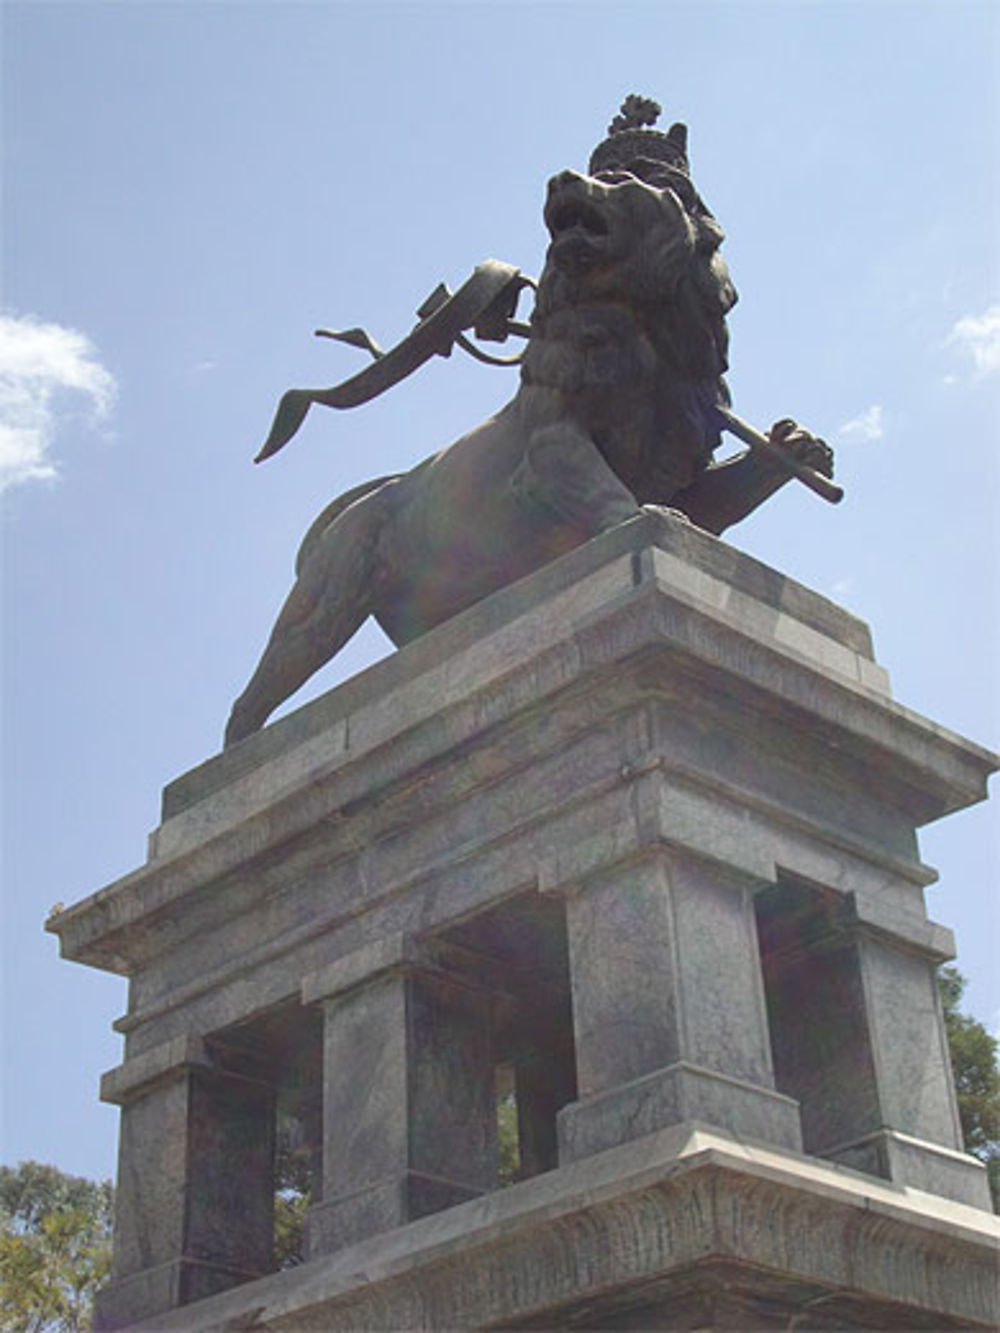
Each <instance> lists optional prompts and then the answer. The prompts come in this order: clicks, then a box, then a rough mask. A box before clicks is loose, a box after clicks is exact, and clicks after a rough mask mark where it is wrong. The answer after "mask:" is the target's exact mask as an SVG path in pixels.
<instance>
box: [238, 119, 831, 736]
mask: <svg viewBox="0 0 1000 1333" xmlns="http://www.w3.org/2000/svg"><path fill="white" fill-rule="evenodd" d="M628 105H629V104H628V103H626V104H625V108H623V111H624V110H626V109H627V108H628ZM645 105H654V106H655V104H645ZM657 110H658V108H657ZM648 119H649V118H648V116H647V117H646V123H648ZM616 125H617V128H616ZM641 125H642V121H641V120H640V123H639V124H636V123H635V118H634V117H633V118H632V119H631V120H629V119H628V118H627V117H626V118H624V120H623V117H619V118H618V122H616V124H615V125H612V127H611V133H610V136H609V138H608V139H607V140H606V141H605V143H604V144H602V145H601V146H600V148H598V149H597V150H596V152H595V154H594V156H593V158H592V159H591V164H590V170H589V174H587V175H580V174H578V173H576V172H574V171H564V172H562V173H561V174H560V175H557V176H556V177H555V178H554V179H553V180H551V181H550V183H549V187H548V197H547V201H546V204H545V223H546V226H547V228H548V231H549V234H550V236H551V242H550V244H549V247H548V251H547V254H546V261H545V267H544V270H543V273H542V276H541V279H540V281H539V284H538V291H537V296H536V302H535V309H534V312H533V315H532V318H531V324H530V338H529V340H528V343H527V347H526V349H525V353H524V357H523V361H522V365H521V375H520V385H519V388H518V390H517V393H516V394H515V395H514V398H513V399H512V400H511V401H510V402H509V403H508V404H507V405H506V406H505V407H503V408H502V409H501V410H500V411H499V412H498V413H497V414H496V415H495V416H493V417H491V418H490V419H489V420H488V421H486V422H484V423H483V424H482V425H480V426H477V427H476V429H475V430H473V431H471V432H470V433H469V434H468V435H465V436H463V437H462V438H461V439H460V440H458V441H457V442H456V443H454V444H452V445H450V446H449V447H448V448H446V449H443V450H442V451H441V452H440V453H438V454H435V455H434V456H433V457H431V458H428V459H426V460H425V461H424V462H422V463H420V464H419V465H418V466H417V467H415V468H414V469H413V470H412V471H411V472H407V473H405V474H402V475H398V476H391V477H382V478H379V479H378V480H377V481H372V482H368V483H366V484H364V485H362V486H359V487H356V488H355V489H353V490H351V491H349V492H347V494H345V495H343V496H341V497H340V498H339V499H338V500H335V501H334V502H333V503H332V504H331V505H329V506H328V507H327V509H325V510H324V511H323V514H322V515H321V516H320V518H319V519H318V520H317V522H316V523H314V524H313V526H312V528H311V529H310V531H309V532H308V533H307V535H306V538H305V540H304V542H303V544H302V547H301V549H300V552H299V556H298V561H297V579H296V582H295V585H294V587H293V588H292V591H291V593H290V594H289V596H288V599H287V601H286V602H285V605H284V607H283V608H282V610H281V613H280V615H279V617H278V620H277V623H276V624H275V627H274V630H273V632H272V634H271V637H270V640H269V642H268V644H267V647H266V649H265V651H264V654H263V656H262V658H261V661H260V664H259V665H258V667H257V669H256V671H255V672H254V674H253V677H252V679H251V680H250V682H249V684H248V685H247V687H246V689H245V690H244V691H243V693H242V694H241V695H240V697H239V698H238V699H237V701H236V703H235V704H234V706H233V709H232V714H231V716H230V719H229V724H228V726H227V729H226V737H225V743H226V744H227V745H231V744H232V743H234V742H236V741H239V740H240V739H242V738H243V737H245V736H247V735H249V734H251V733H252V732H255V731H257V730H259V729H260V728H261V727H262V726H263V725H264V723H265V721H266V719H267V718H268V716H269V715H270V714H271V712H272V711H273V710H274V709H275V708H276V707H278V705H279V704H281V703H282V702H283V701H284V700H285V699H287V698H289V697H290V696H291V695H292V694H293V693H294V692H295V691H296V690H297V689H298V688H299V687H300V686H301V685H302V684H303V683H304V682H305V681H306V680H307V679H308V678H309V677H310V676H312V675H313V673H314V672H316V671H317V670H318V669H319V668H320V667H321V666H323V665H324V664H325V663H326V662H327V661H329V659H330V658H331V657H333V655H334V654H335V653H336V652H337V651H338V650H339V649H340V648H341V647H342V646H343V644H344V643H345V642H346V641H347V639H348V638H349V637H350V636H351V635H352V634H353V633H354V632H355V630H357V629H358V627H359V626H360V625H361V624H362V622H363V621H364V620H366V619H367V618H368V617H369V616H374V617H375V619H376V620H377V621H378V623H379V624H380V625H381V626H382V628H383V629H384V631H385V632H386V634H387V635H388V636H389V638H390V639H391V640H392V641H393V643H395V644H396V645H397V646H398V645H402V644H405V643H408V642H409V641H410V640H412V639H414V638H416V637H417V636H418V635H420V634H422V633H424V632H425V631H426V630H428V629H430V628H432V627H433V626H435V625H438V624H440V623H441V622H442V621H444V620H447V619H448V618H449V617H451V616H454V615H455V614H457V613H458V612H459V611H462V610H464V609H465V608H466V607H468V606H471V605H472V604H473V603H474V602H477V601H479V600H480V599H481V598H483V597H486V596H488V595H489V594H490V593H492V592H495V591H496V590H497V589H499V588H501V587H503V586H505V585H506V584H509V583H512V582H513V581H514V580H516V579H519V578H522V577H524V576H525V575H527V574H530V573H531V572H532V571H533V570H536V569H538V568H539V567H540V566H541V565H543V564H544V563H546V562H547V561H550V560H552V559H553V558H555V557H556V556H558V555H560V554H562V553H563V552H566V551H569V550H571V549H572V548H573V547H576V546H578V545H580V544H581V543H582V542H585V541H587V540H588V539H589V538H591V537H594V536H596V535H597V534H598V533H601V532H604V531H605V530H607V529H608V528H611V527H614V526H615V525H616V524H619V523H621V522H623V521H625V520H627V519H630V518H632V517H634V516H635V515H636V514H637V513H638V512H639V511H640V509H641V508H642V507H643V506H649V505H654V506H658V507H664V506H665V507H669V508H670V509H672V510H673V511H675V512H677V513H678V515H679V516H683V517H685V518H686V519H687V520H689V521H690V522H692V523H695V524H697V525H698V526H699V527H702V528H704V529H706V530H707V531H709V532H712V533H715V534H718V533H721V532H723V531H724V530H725V529H726V528H728V527H729V526H730V525H732V524H733V523H736V522H738V521H739V520H740V519H741V518H743V517H745V516H746V515H747V514H748V513H750V511H751V510H753V509H755V508H756V507H757V506H758V505H759V504H760V503H761V502H762V501H763V500H764V499H766V498H767V497H768V496H769V495H771V494H772V493H773V492H774V491H776V490H777V489H778V488H779V487H780V486H782V485H783V484H784V483H785V482H786V481H787V480H788V478H789V475H790V474H789V472H788V471H787V470H786V469H784V468H783V467H782V466H781V465H780V461H779V462H776V461H775V458H774V449H773V448H772V449H771V450H769V451H767V452H766V453H765V451H763V450H761V449H753V448H751V449H749V450H747V451H746V452H745V453H743V454H741V455H739V456H738V457H735V458H733V459H731V460H729V461H727V462H724V463H721V464H717V465H716V464H713V462H712V455H713V452H714V450H715V449H716V447H717V446H718V444H719V441H720V418H719V412H718V409H719V408H720V407H725V406H726V405H728V402H729V398H728V393H727V390H726V385H725V381H724V379H723V375H724V372H725V370H726V365H727V362H726V349H727V334H726V324H725V317H726V314H727V312H728V311H729V310H730V309H731V308H732V306H733V304H734V302H735V300H736V292H735V290H734V288H733V285H732V283H731V281H730V279H729V275H728V272H727V270H726V266H725V264H724V262H723V261H722V259H721V257H720V255H719V246H720V244H721V242H722V239H723V233H722V230H721V228H720V227H719V225H718V223H717V222H716V221H715V219H714V218H713V217H712V215H711V213H710V212H709V210H708V209H707V208H706V207H705V205H704V203H703V202H702V200H701V198H700V197H699V195H698V193H697V192H696V190H695V188H694V186H693V185H692V183H691V180H690V177H689V175H688V169H687V158H686V131H685V128H684V127H683V126H681V125H675V126H673V127H672V128H671V130H670V131H669V132H668V133H666V134H664V133H662V132H660V131H656V130H650V129H644V128H642V127H641ZM770 443H771V445H772V446H774V445H777V446H779V447H780V448H781V449H783V450H787V451H788V452H789V453H790V454H791V455H793V456H794V457H796V458H798V459H800V460H804V461H805V462H807V463H808V464H810V465H811V466H813V467H816V468H818V469H819V470H821V471H823V472H826V473H827V474H829V472H830V465H831V455H830V451H829V449H827V447H826V446H825V445H824V444H823V443H822V441H819V440H816V439H815V438H814V437H813V436H811V435H809V434H808V433H807V432H805V431H803V430H801V429H800V428H798V427H797V426H796V425H795V423H794V422H791V421H782V422H779V423H778V424H777V426H776V427H774V428H772V431H771V435H770Z"/></svg>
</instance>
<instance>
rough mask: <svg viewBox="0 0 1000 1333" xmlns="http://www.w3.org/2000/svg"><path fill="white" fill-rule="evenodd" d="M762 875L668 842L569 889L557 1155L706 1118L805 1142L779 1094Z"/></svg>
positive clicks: (792, 1107) (785, 1143) (790, 1144)
mask: <svg viewBox="0 0 1000 1333" xmlns="http://www.w3.org/2000/svg"><path fill="white" fill-rule="evenodd" d="M756 887H757V884H756V883H755V882H754V881H751V880H750V879H749V878H748V877H747V876H744V875H742V874H739V873H737V872H735V871H733V870H730V869H728V868H727V867H724V866H721V865H718V864H715V863H712V862H708V861H705V860H700V859H697V858H695V857H694V856H691V855H689V854H687V853H685V852H683V851H681V850H678V849H675V848H668V847H666V846H662V845H652V846H647V847H645V848H641V849H639V850H638V851H637V852H636V853H635V854H634V855H633V856H632V857H631V858H629V859H626V860H624V861H622V862H620V863H619V864H617V865H615V866H612V867H610V868H608V869H605V870H604V871H602V872H600V873H599V874H596V875H594V876H591V877H588V878H587V879H586V880H585V881H584V882H583V883H581V884H579V885H578V886H574V887H573V888H571V889H570V890H569V892H568V894H567V904H566V914H567V927H568V936H569V953H570V966H571V974H572V988H573V1022H574V1032H575V1040H576V1064H577V1083H578V1095H579V1100H578V1101H577V1102H575V1103H573V1104H572V1105H570V1106H567V1107H565V1108H564V1109H563V1111H561V1112H560V1115H559V1149H560V1160H562V1161H567V1160H572V1159H574V1158H578V1157H585V1156H587V1155H588V1154H590V1153H594V1152H599V1151H601V1150H602V1149H604V1148H610V1147H613V1146H615V1145H617V1144H619V1143H622V1142H624V1141H626V1140H628V1139H633V1138H638V1137H640V1136H641V1135H643V1134H648V1133H651V1132H652V1131H654V1130H656V1129H660V1128H662V1127H664V1126H666V1125H670V1124H674V1123H677V1122H680V1121H686V1120H701V1121H705V1122H707V1123H709V1124H712V1125H717V1126H720V1127H723V1128H726V1129H729V1130H731V1131H733V1132H734V1133H737V1134H740V1135H745V1136H747V1137H748V1138H753V1139H758V1140H762V1141H765V1142H770V1143H774V1144H777V1145H779V1146H782V1147H786V1148H795V1149H797V1148H800V1147H801V1134H800V1128H799V1117H798V1107H797V1104H796V1103H795V1102H794V1101H793V1100H791V1099H790V1098H788V1097H785V1096H782V1095H781V1094H780V1093H777V1092H776V1091H775V1090H774V1079H773V1073H772V1068H771V1055H770V1044H769V1040H768V1031H767V1018H766V1009H765V1004H764V994H763V985H762V979H761V972H760V960H759V954H758V948H757V935H756V922H755V918H754V912H753V892H754V889H755V888H756Z"/></svg>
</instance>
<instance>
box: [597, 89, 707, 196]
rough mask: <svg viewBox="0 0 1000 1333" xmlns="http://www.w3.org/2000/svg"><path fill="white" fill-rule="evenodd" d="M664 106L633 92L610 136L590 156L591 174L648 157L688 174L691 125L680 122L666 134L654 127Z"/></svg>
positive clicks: (617, 118)
mask: <svg viewBox="0 0 1000 1333" xmlns="http://www.w3.org/2000/svg"><path fill="white" fill-rule="evenodd" d="M660 109H661V108H660V105H659V103H658V102H654V101H653V100H652V98H649V97H640V96H639V95H638V94H637V93H630V94H629V95H628V97H626V98H625V100H624V102H622V105H621V110H620V111H619V113H618V115H617V116H615V118H614V120H613V121H612V122H611V124H610V125H609V126H608V137H607V138H606V139H605V140H604V141H603V142H602V143H599V144H598V145H597V147H596V148H595V149H594V151H593V153H591V155H590V166H589V168H588V170H589V171H590V174H591V175H592V176H593V175H596V174H597V172H599V171H610V170H614V169H615V168H616V167H620V168H628V167H629V166H630V165H632V164H633V163H634V162H636V161H641V160H642V159H646V160H649V161H653V162H665V163H666V164H667V165H668V166H671V167H673V168H674V169H675V170H676V171H680V172H682V173H683V175H685V176H687V175H688V174H689V168H688V159H687V126H686V125H682V124H680V123H679V122H678V123H676V124H674V125H671V127H670V129H669V130H667V131H666V133H664V131H663V130H654V129H653V128H652V126H653V125H655V124H656V121H657V118H658V117H659V115H660Z"/></svg>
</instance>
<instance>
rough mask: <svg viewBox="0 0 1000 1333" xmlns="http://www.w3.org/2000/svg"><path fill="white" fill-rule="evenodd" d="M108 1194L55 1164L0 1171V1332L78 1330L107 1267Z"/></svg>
mask: <svg viewBox="0 0 1000 1333" xmlns="http://www.w3.org/2000/svg"><path fill="white" fill-rule="evenodd" d="M112 1206H113V1193H112V1188H111V1184H110V1182H109V1181H102V1182H100V1183H98V1182H95V1181H92V1180H84V1179H82V1178H81V1177H79V1176H68V1175H66V1174H65V1173H64V1172H62V1171H59V1170H58V1169H57V1168H56V1167H54V1166H44V1165H42V1164H41V1163H39V1162H22V1163H21V1164H20V1166H18V1167H7V1166H4V1167H0V1327H3V1328H4V1329H10V1330H11V1333H80V1330H83V1329H87V1328H89V1327H90V1324H91V1313H92V1307H93V1299H94V1293H95V1292H96V1291H97V1289H98V1287H100V1286H102V1285H103V1283H104V1282H105V1280H106V1278H107V1274H108V1269H109V1267H110V1262H111V1216H112Z"/></svg>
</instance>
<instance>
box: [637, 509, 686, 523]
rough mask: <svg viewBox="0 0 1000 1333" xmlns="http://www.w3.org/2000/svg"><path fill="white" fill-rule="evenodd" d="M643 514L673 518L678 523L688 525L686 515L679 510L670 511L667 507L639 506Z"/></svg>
mask: <svg viewBox="0 0 1000 1333" xmlns="http://www.w3.org/2000/svg"><path fill="white" fill-rule="evenodd" d="M640 507H641V509H642V512H643V513H644V514H655V515H657V516H658V517H660V518H675V519H676V520H677V521H678V522H679V523H690V522H691V520H690V519H689V518H688V516H687V514H685V513H682V512H681V510H680V509H671V508H670V506H669V505H641V506H640Z"/></svg>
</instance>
